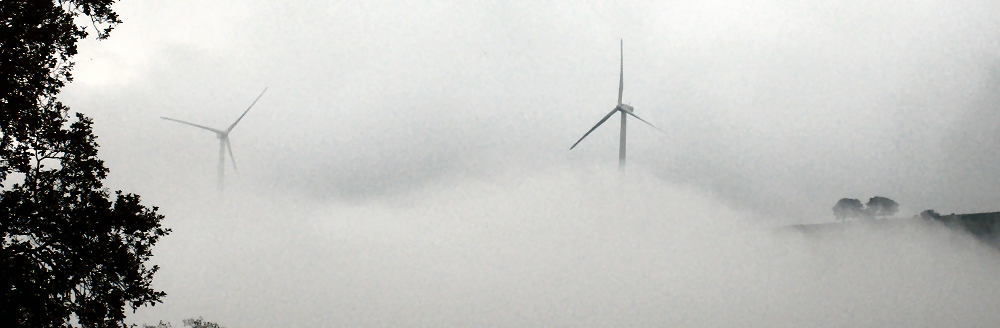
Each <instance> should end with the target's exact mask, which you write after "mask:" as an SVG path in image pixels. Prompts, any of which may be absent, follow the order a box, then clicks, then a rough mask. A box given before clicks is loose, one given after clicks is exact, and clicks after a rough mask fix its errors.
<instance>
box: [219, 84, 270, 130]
mask: <svg viewBox="0 0 1000 328" xmlns="http://www.w3.org/2000/svg"><path fill="white" fill-rule="evenodd" d="M266 91H267V88H266V87H265V88H264V91H261V92H260V96H257V99H254V100H253V103H251V104H250V107H247V110H245V111H243V115H240V118H238V119H236V122H233V125H230V126H229V128H228V129H226V133H229V131H232V130H233V128H235V127H236V124H237V123H240V120H242V119H243V116H246V115H247V112H249V111H250V108H253V105H254V104H256V103H257V100H260V97H261V96H263V95H264V92H266Z"/></svg>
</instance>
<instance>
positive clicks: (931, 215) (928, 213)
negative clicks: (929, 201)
mask: <svg viewBox="0 0 1000 328" xmlns="http://www.w3.org/2000/svg"><path fill="white" fill-rule="evenodd" d="M920 217H921V218H924V219H928V220H930V219H940V218H941V214H938V212H935V211H934V210H925V211H923V212H920Z"/></svg>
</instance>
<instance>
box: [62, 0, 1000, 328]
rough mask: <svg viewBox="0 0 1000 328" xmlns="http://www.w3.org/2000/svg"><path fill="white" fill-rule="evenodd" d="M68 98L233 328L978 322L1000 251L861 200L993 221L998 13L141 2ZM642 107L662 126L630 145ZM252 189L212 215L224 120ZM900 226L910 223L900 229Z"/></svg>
mask: <svg viewBox="0 0 1000 328" xmlns="http://www.w3.org/2000/svg"><path fill="white" fill-rule="evenodd" d="M115 8H116V10H117V11H118V13H119V14H120V15H121V17H122V19H123V20H124V24H122V25H120V26H119V27H117V28H116V29H115V31H114V32H113V33H112V35H111V38H110V39H109V40H106V41H100V42H97V41H87V42H83V43H82V44H81V46H80V54H79V55H78V56H76V57H75V60H76V61H77V66H76V70H75V71H74V74H75V78H76V79H75V81H74V82H73V83H72V84H70V85H69V86H68V87H67V88H65V91H64V93H63V95H62V98H61V99H62V100H63V101H64V102H66V103H67V105H69V106H70V107H71V108H73V109H74V110H77V111H80V112H83V113H86V114H87V115H89V116H91V117H93V118H94V119H95V125H94V128H95V131H96V134H97V135H98V136H99V139H98V142H99V143H100V144H101V153H100V156H101V158H102V159H104V160H106V161H107V165H108V166H109V168H110V169H111V173H110V176H109V179H108V181H107V186H108V187H109V188H111V189H113V190H116V189H123V190H125V191H126V192H135V193H138V194H140V195H142V197H143V202H144V203H145V204H149V205H157V206H160V208H161V212H162V213H163V214H165V215H166V216H167V218H166V220H165V221H164V224H165V225H166V226H167V227H170V228H173V229H174V233H173V234H171V235H170V236H168V237H166V238H164V239H163V240H162V241H161V243H160V244H158V246H157V247H156V248H155V249H154V253H155V257H154V261H155V262H156V263H159V264H161V266H162V267H163V269H162V271H161V272H160V273H158V274H157V276H156V278H155V283H156V286H157V287H158V288H160V289H162V290H165V291H166V292H167V293H168V294H169V295H168V296H167V298H166V299H165V303H163V304H160V305H157V306H155V307H152V308H142V309H140V310H139V312H138V313H136V314H135V315H133V316H131V317H129V320H130V321H131V322H137V323H142V322H145V323H156V322H158V321H159V320H169V321H171V322H172V323H173V324H174V325H180V320H182V319H183V318H185V317H192V316H204V317H205V318H206V319H208V320H211V321H217V322H221V323H223V324H224V325H227V326H229V327H273V326H286V327H315V326H396V327H399V326H530V327H535V326H671V325H682V324H684V325H688V326H766V327H770V326H788V327H797V326H827V327H836V326H871V327H884V326H907V327H912V326H928V327H939V326H983V325H991V324H992V323H993V322H995V321H996V319H997V318H996V316H998V315H997V314H996V313H997V312H996V311H994V310H993V309H995V308H996V306H997V305H998V304H997V299H998V296H996V295H1000V293H998V290H997V283H996V282H994V281H995V280H996V279H994V278H992V277H994V276H995V274H994V273H995V272H996V269H997V258H996V256H995V255H993V253H992V251H987V250H985V249H984V248H982V247H980V246H978V245H977V244H976V243H975V242H973V241H971V240H970V239H969V238H967V237H964V236H960V235H956V234H953V233H950V232H947V231H945V230H942V229H938V228H935V227H933V226H913V227H909V228H905V229H904V230H905V231H901V230H899V229H896V230H892V229H890V230H888V231H883V230H879V231H869V230H866V229H863V228H858V229H856V230H852V231H849V232H847V233H844V234H839V235H838V234H833V235H827V236H823V237H819V239H816V237H808V238H807V237H804V236H802V235H801V234H797V233H782V234H775V233H774V231H775V230H773V229H774V227H777V226H782V225H788V224H794V223H816V222H830V221H832V219H833V217H832V213H831V211H830V208H831V207H832V206H833V204H834V203H836V201H837V200H838V199H840V198H843V197H850V198H859V199H861V200H862V201H865V200H867V199H868V198H869V197H872V196H876V195H878V196H885V197H889V198H892V199H894V200H896V201H898V202H899V203H900V204H901V208H902V209H901V211H900V213H899V215H900V216H902V217H909V216H911V215H914V214H916V213H919V212H920V211H922V210H925V209H936V210H938V211H939V212H943V213H951V212H955V213H971V212H987V211H997V210H1000V208H997V204H1000V174H997V172H1000V171H997V170H996V169H995V168H997V167H1000V152H997V151H996V149H995V145H996V140H997V138H1000V128H998V127H1000V124H997V122H998V120H1000V112H998V111H997V110H996V108H997V103H998V102H1000V97H997V95H998V93H997V90H998V89H1000V74H998V73H997V72H998V70H997V69H998V67H1000V57H998V55H1000V28H998V27H1000V6H998V3H997V2H996V1H992V0H981V1H964V2H955V1H944V0H928V1H864V0H846V1H791V0H771V1H741V0H709V1H672V2H620V1H608V2H601V1H593V2H576V3H572V4H564V3H558V2H523V3H518V2H504V3H493V2H488V1H433V0H432V1H426V0H419V1H391V2H389V1H386V2H380V1H366V2H357V3H353V2H326V1H294V2H269V1H214V2H211V3H204V2H198V1H170V2H158V1H134V0H133V1H124V2H120V3H117V4H116V7H115ZM621 39H624V57H625V62H624V67H625V91H624V101H625V102H627V103H629V104H631V105H632V106H634V107H635V108H636V113H637V114H638V115H640V116H641V117H643V118H644V119H646V120H648V121H650V122H651V123H653V124H656V125H657V126H659V127H661V128H663V129H664V130H666V131H667V133H666V134H660V133H658V132H656V131H654V130H652V129H650V128H648V127H646V126H643V125H641V124H640V123H638V122H635V121H634V120H633V121H630V122H631V124H629V129H628V142H629V143H628V145H629V148H628V151H629V153H628V158H629V167H628V171H629V172H628V174H627V175H626V176H624V177H619V175H618V174H617V167H616V166H617V145H618V131H617V126H616V124H613V123H616V121H614V120H613V121H612V122H609V123H612V124H608V125H606V126H602V127H601V128H600V129H598V130H596V131H595V132H594V133H593V134H591V135H590V136H589V137H588V138H587V140H584V142H583V143H581V144H580V146H578V147H577V148H576V149H574V150H572V151H569V150H568V149H567V148H568V147H569V146H570V145H571V144H572V143H573V142H574V141H575V140H576V139H577V138H579V137H580V136H581V135H582V134H583V133H584V132H586V130H587V129H589V128H590V127H591V126H593V124H594V123H596V122H597V120H599V119H600V118H601V117H602V116H603V115H605V114H606V113H607V112H608V111H609V110H611V108H612V107H613V106H614V104H615V100H616V92H617V84H618V64H619V62H618V60H619V54H618V46H619V40H621ZM264 87H269V89H268V91H267V93H265V94H264V96H263V97H262V98H261V99H260V101H259V102H258V103H257V104H256V105H255V106H254V108H253V110H251V111H250V112H249V113H248V114H247V116H246V117H245V118H244V119H243V120H242V121H241V122H240V125H239V126H237V127H236V129H235V130H233V132H232V134H231V135H230V137H231V140H232V146H233V151H234V153H235V155H236V161H237V164H238V165H239V174H238V175H237V174H234V172H233V170H232V168H231V167H227V169H226V170H227V174H226V179H227V183H226V185H227V190H226V193H225V199H224V200H221V201H220V200H219V199H218V195H217V193H216V191H215V188H216V186H215V177H216V175H215V174H216V171H215V170H216V167H215V165H216V163H217V160H218V157H217V150H218V148H217V147H218V140H217V139H215V138H214V136H213V135H212V134H211V133H208V132H206V131H202V130H199V129H196V128H192V127H189V126H183V125H180V124H176V123H173V122H168V121H164V120H161V119H160V118H159V117H160V116H167V117H173V118H177V119H181V120H187V121H191V122H195V123H199V124H204V125H207V126H212V127H226V126H228V125H229V124H231V123H232V121H233V120H235V119H236V117H238V116H239V114H240V113H241V112H242V111H243V110H244V109H246V106H247V105H249V104H250V102H251V101H252V100H253V98H254V97H256V96H257V94H258V93H259V92H260V91H261V90H262V89H263V88H264ZM900 229H902V228H900Z"/></svg>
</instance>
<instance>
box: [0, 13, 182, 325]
mask: <svg viewBox="0 0 1000 328" xmlns="http://www.w3.org/2000/svg"><path fill="white" fill-rule="evenodd" d="M113 3H114V0H60V1H44V0H3V1H0V188H2V189H0V237H2V238H0V261H2V263H0V327H5V328H6V327H12V328H13V327H69V326H82V327H124V326H125V325H124V323H123V321H124V319H125V314H124V308H125V306H126V305H128V306H131V307H132V308H133V309H135V308H137V307H139V306H141V305H143V304H155V303H156V302H160V300H161V298H162V297H163V296H164V295H166V294H165V293H163V292H158V291H154V290H153V289H152V288H151V287H150V284H151V282H152V278H153V274H154V273H155V272H156V271H157V269H158V267H156V266H153V267H151V268H150V267H146V265H145V263H146V261H147V260H149V258H150V256H152V253H151V252H150V249H151V247H152V246H153V245H154V244H155V243H156V242H157V240H159V238H160V237H162V236H164V235H166V234H167V233H169V231H170V230H169V229H163V228H162V227H161V226H160V221H161V220H162V219H163V216H162V215H159V214H157V213H156V211H157V208H156V207H152V208H148V207H145V206H143V205H141V204H140V202H139V196H138V195H133V194H122V193H121V192H120V191H119V192H116V193H115V194H114V195H113V198H112V195H111V194H110V193H109V191H108V190H107V189H105V188H104V187H103V184H102V180H103V179H104V178H105V177H106V175H107V172H108V169H107V168H105V167H104V162H103V161H101V160H100V159H98V158H97V147H98V145H97V142H96V141H95V140H96V137H95V136H94V134H93V131H92V130H91V124H92V121H91V120H90V119H89V118H87V117H85V116H83V115H82V114H76V115H75V118H74V117H73V116H72V115H70V114H69V108H67V107H66V106H64V105H63V104H62V103H60V102H59V101H57V100H56V94H58V93H59V90H60V89H61V88H62V87H63V86H64V85H65V84H66V83H68V82H69V81H71V80H72V77H71V75H70V70H71V68H72V66H73V64H72V63H71V62H70V61H69V59H70V58H71V57H72V56H73V55H75V54H76V42H77V41H78V40H80V39H82V38H85V37H87V32H86V27H85V26H77V25H76V23H75V19H77V18H79V17H80V16H81V15H82V16H84V17H85V18H89V20H90V22H88V23H89V24H87V25H90V26H94V28H95V29H96V28H97V26H98V25H101V26H105V27H104V28H103V29H99V30H98V31H97V32H98V38H99V39H103V38H105V37H107V35H108V33H109V32H110V31H111V28H112V27H113V26H114V25H116V24H118V23H120V21H119V19H118V16H117V15H116V14H115V12H114V11H112V10H111V8H110V6H111V5H112V4H113ZM71 318H75V321H76V322H72V321H71Z"/></svg>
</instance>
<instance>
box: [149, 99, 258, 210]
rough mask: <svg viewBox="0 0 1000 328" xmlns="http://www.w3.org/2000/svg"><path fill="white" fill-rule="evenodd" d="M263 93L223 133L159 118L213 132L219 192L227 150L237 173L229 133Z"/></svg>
mask: <svg viewBox="0 0 1000 328" xmlns="http://www.w3.org/2000/svg"><path fill="white" fill-rule="evenodd" d="M265 91H267V88H264V91H261V92H260V95H259V96H257V99H254V100H253V103H251V104H250V107H247V110H245V111H243V115H240V118H237V119H236V122H233V124H231V125H229V128H227V129H226V130H225V131H223V130H219V129H213V128H210V127H207V126H204V125H198V124H194V123H191V122H185V121H181V120H178V119H173V118H169V117H163V116H160V118H162V119H164V120H169V121H174V122H177V123H182V124H187V125H190V126H194V127H199V128H202V129H205V130H209V131H212V132H215V136H216V137H217V138H219V190H220V191H221V190H222V182H223V176H224V175H225V168H226V149H229V159H230V160H232V161H233V171H237V169H236V158H235V157H233V146H232V145H231V144H230V143H229V132H231V131H233V128H235V127H236V124H237V123H240V120H242V119H243V116H246V115H247V112H249V111H250V108H253V105H254V104H256V103H257V100H259V99H260V97H261V96H263V95H264V92H265Z"/></svg>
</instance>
